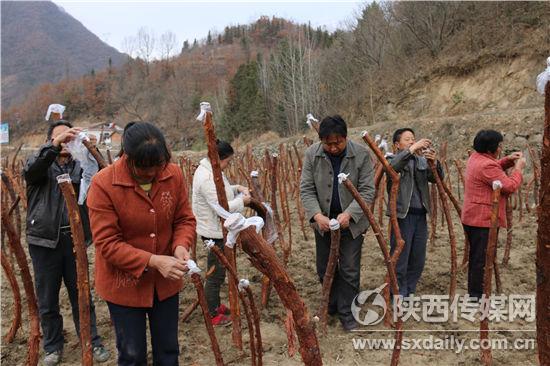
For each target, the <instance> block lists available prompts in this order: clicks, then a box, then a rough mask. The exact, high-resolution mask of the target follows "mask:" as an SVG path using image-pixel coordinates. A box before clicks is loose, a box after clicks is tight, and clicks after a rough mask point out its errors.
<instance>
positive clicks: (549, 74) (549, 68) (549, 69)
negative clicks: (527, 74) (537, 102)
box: [537, 57, 550, 95]
mask: <svg viewBox="0 0 550 366" xmlns="http://www.w3.org/2000/svg"><path fill="white" fill-rule="evenodd" d="M548 82H550V57H548V58H547V59H546V70H544V71H543V72H541V73H540V74H539V75H538V76H537V91H538V92H539V93H540V94H542V95H544V88H545V87H546V83H548Z"/></svg>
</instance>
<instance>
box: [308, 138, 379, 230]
mask: <svg viewBox="0 0 550 366" xmlns="http://www.w3.org/2000/svg"><path fill="white" fill-rule="evenodd" d="M339 173H346V174H349V176H348V179H349V180H350V181H351V182H352V183H353V185H354V186H355V187H356V188H357V190H358V191H359V193H360V194H361V196H362V197H363V199H364V200H365V201H366V202H367V203H370V202H372V200H373V198H374V170H373V164H372V161H371V157H370V154H369V153H368V150H367V149H366V147H364V146H362V145H359V144H358V143H356V142H353V141H351V140H349V141H348V142H347V146H346V155H345V156H344V158H343V160H342V164H341V167H340V172H333V171H332V164H331V163H330V159H329V158H328V157H327V155H326V154H325V152H324V150H323V146H322V145H321V143H320V142H318V143H315V144H313V145H311V146H310V147H309V148H308V149H307V150H306V152H305V155H304V164H303V167H302V179H301V182H300V196H301V199H302V203H303V205H304V209H305V212H306V219H307V220H309V222H310V223H312V226H313V227H314V228H315V229H317V230H319V228H318V226H317V224H316V223H315V222H314V221H313V216H315V215H316V214H318V213H322V214H323V215H325V216H328V215H329V211H330V202H331V199H332V182H333V174H339ZM338 193H339V195H340V204H341V206H342V212H348V213H349V214H350V215H351V220H350V231H351V234H352V236H353V237H354V238H355V237H357V236H358V235H359V234H362V233H364V232H365V231H366V230H367V229H368V227H369V222H368V220H367V218H366V216H365V215H364V214H363V210H361V207H360V206H359V204H358V203H357V202H355V200H354V199H353V197H352V195H351V194H350V193H349V192H348V190H347V189H346V188H345V187H344V186H343V185H339V187H338Z"/></svg>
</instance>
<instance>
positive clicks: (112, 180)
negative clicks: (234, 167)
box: [88, 157, 196, 307]
mask: <svg viewBox="0 0 550 366" xmlns="http://www.w3.org/2000/svg"><path fill="white" fill-rule="evenodd" d="M88 208H89V211H90V224H91V229H92V235H93V240H94V243H95V246H96V252H95V287H96V291H97V293H98V294H99V295H100V296H101V297H102V298H103V299H104V300H106V301H109V302H112V303H115V304H118V305H123V306H130V307H151V306H153V294H154V292H155V291H156V292H157V294H158V297H159V299H160V300H164V299H166V298H168V297H170V296H173V295H175V294H176V293H178V292H179V291H180V290H181V287H182V284H183V283H182V281H181V280H179V281H173V280H168V279H165V278H164V277H163V276H162V275H161V274H160V273H159V272H158V271H157V270H154V269H152V268H147V264H148V263H149V258H150V257H151V255H153V254H162V255H173V253H174V250H175V248H176V246H179V245H181V246H183V247H185V248H189V247H190V246H191V243H192V242H194V241H195V226H196V223H195V217H194V216H193V213H192V211H191V207H190V205H189V199H188V194H187V189H186V187H185V186H184V180H183V174H182V172H181V170H180V169H179V168H178V167H177V165H175V164H168V165H167V166H166V168H165V169H164V170H163V171H162V172H161V173H160V174H159V176H158V177H157V178H156V180H155V181H154V182H153V186H152V189H151V191H150V197H149V196H148V195H147V193H146V192H145V191H143V189H141V187H140V186H139V185H138V184H137V182H136V181H135V180H134V179H133V178H132V176H131V175H130V171H129V169H128V166H127V164H126V158H125V157H122V158H121V159H119V160H118V161H116V162H115V163H114V164H112V165H110V166H109V167H107V168H105V169H103V170H101V171H100V172H99V173H97V174H96V175H95V176H94V178H93V180H92V184H91V186H90V191H89V193H88Z"/></svg>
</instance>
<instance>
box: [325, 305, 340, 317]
mask: <svg viewBox="0 0 550 366" xmlns="http://www.w3.org/2000/svg"><path fill="white" fill-rule="evenodd" d="M327 312H328V315H336V314H337V313H338V309H336V306H334V307H331V306H329V307H328V311H327Z"/></svg>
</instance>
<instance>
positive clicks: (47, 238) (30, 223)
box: [23, 143, 91, 248]
mask: <svg viewBox="0 0 550 366" xmlns="http://www.w3.org/2000/svg"><path fill="white" fill-rule="evenodd" d="M59 152H60V150H59V149H57V148H55V147H53V146H52V144H51V143H47V144H46V145H44V146H42V147H41V148H40V150H39V151H38V153H36V154H35V155H34V156H32V157H31V158H30V159H29V160H28V161H27V164H26V165H25V168H24V170H23V175H24V177H25V181H26V182H27V229H26V232H27V243H28V244H29V245H37V246H41V247H46V248H55V247H56V246H57V242H58V240H59V231H60V229H59V227H60V223H61V220H62V218H63V215H66V210H67V208H66V205H65V199H64V198H63V194H62V193H61V190H60V189H59V186H58V184H57V179H56V178H57V176H58V175H61V174H64V173H65V172H64V171H63V170H62V169H61V167H60V166H59V165H58V164H57V163H56V159H57V157H58V155H59ZM69 164H70V165H69V175H70V176H71V181H72V183H73V187H74V190H75V193H76V197H78V194H79V190H80V183H81V179H82V168H81V167H80V163H79V162H78V161H76V160H72V161H71V162H70V163H69ZM79 208H80V218H81V220H82V227H83V229H84V238H85V240H86V244H87V245H90V244H91V232H90V224H89V218H88V211H87V209H86V206H85V205H82V206H79Z"/></svg>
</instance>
